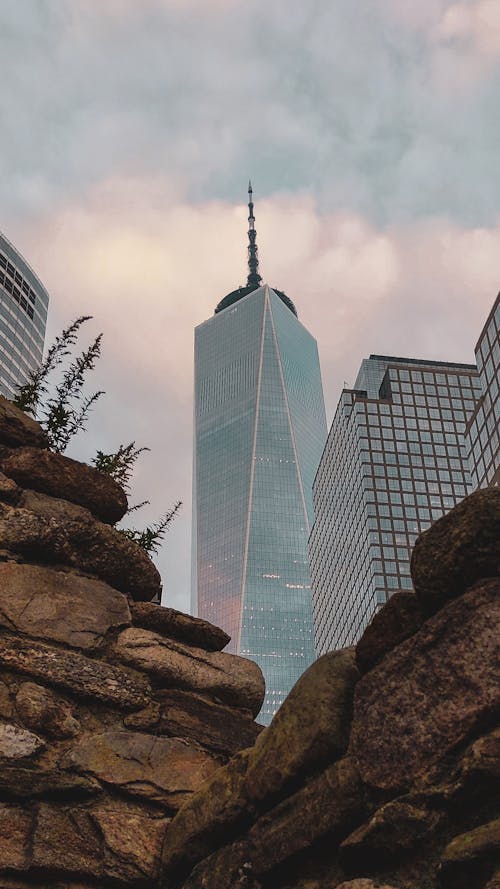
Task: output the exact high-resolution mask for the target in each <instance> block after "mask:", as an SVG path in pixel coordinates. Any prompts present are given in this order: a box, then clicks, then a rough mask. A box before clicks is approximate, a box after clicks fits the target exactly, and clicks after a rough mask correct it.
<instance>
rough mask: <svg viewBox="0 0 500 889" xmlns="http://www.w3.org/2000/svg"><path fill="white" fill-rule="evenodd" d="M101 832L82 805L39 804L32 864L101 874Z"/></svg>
mask: <svg viewBox="0 0 500 889" xmlns="http://www.w3.org/2000/svg"><path fill="white" fill-rule="evenodd" d="M102 858H103V851H102V835H101V832H100V830H99V828H98V826H97V825H96V824H94V822H93V820H92V817H91V815H90V812H89V811H88V809H87V808H86V807H84V806H71V807H64V808H63V807H61V806H56V805H53V804H50V803H41V804H40V805H39V807H38V814H37V819H36V825H35V831H34V836H33V846H32V853H31V866H32V867H34V868H43V869H44V870H49V871H51V872H54V871H55V873H56V874H57V875H58V876H59V877H60V876H62V875H67V874H75V875H77V876H79V877H80V876H82V875H83V874H85V876H90V877H94V878H96V879H97V878H98V877H101V876H102V875H103V864H102Z"/></svg>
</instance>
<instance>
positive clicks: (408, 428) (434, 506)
mask: <svg viewBox="0 0 500 889" xmlns="http://www.w3.org/2000/svg"><path fill="white" fill-rule="evenodd" d="M480 395H481V382H480V378H479V374H478V372H477V368H476V367H475V365H468V364H449V363H444V362H431V361H418V360H413V359H405V358H393V357H390V356H380V355H371V356H370V358H369V359H367V360H365V361H363V363H362V365H361V369H360V371H359V374H358V377H357V379H356V382H355V385H354V389H351V390H347V389H346V390H344V391H343V392H342V395H341V398H340V402H339V405H338V407H337V411H336V414H335V417H334V420H333V423H332V427H331V429H330V433H329V436H328V440H327V443H326V446H325V449H324V452H323V456H322V458H321V462H320V465H319V469H318V473H317V476H316V479H315V482H314V495H313V496H314V515H315V522H314V526H313V530H312V533H311V538H310V561H311V575H312V587H313V614H314V630H315V644H316V652H317V654H318V655H320V654H323V653H324V652H325V651H329V650H332V649H336V648H343V647H345V646H347V645H351V644H353V643H354V642H355V641H356V640H357V639H359V637H360V635H361V633H362V632H363V630H364V629H365V627H366V626H367V624H368V623H369V621H370V619H371V618H372V616H373V614H374V613H375V611H376V610H377V609H378V608H380V607H381V606H382V605H383V604H384V603H385V602H386V601H387V599H388V598H389V596H391V595H392V594H393V593H394V592H396V591H397V590H401V589H402V590H405V589H410V588H411V586H412V584H411V578H410V553H411V549H412V547H413V544H414V541H415V538H416V537H417V535H418V534H419V533H420V532H421V531H423V530H424V529H425V528H427V527H428V526H429V525H430V524H431V523H432V522H433V521H435V520H436V519H438V518H439V517H440V516H441V515H443V513H445V512H447V511H448V510H449V509H450V508H451V507H453V506H454V505H455V504H456V503H457V502H459V501H460V500H461V499H462V498H463V497H464V496H465V495H466V494H467V493H469V492H471V491H472V490H473V489H474V487H475V486H474V484H473V481H472V478H471V473H470V471H469V463H468V450H467V445H466V438H465V432H466V425H467V423H468V421H469V420H470V418H471V417H472V415H473V413H474V410H475V407H476V404H477V402H478V399H479V398H480Z"/></svg>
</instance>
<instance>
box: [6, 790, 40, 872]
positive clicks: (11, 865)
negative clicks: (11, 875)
mask: <svg viewBox="0 0 500 889" xmlns="http://www.w3.org/2000/svg"><path fill="white" fill-rule="evenodd" d="M32 829H33V815H32V812H31V810H30V809H29V808H23V807H22V806H18V805H11V804H10V803H0V871H3V870H6V869H9V870H10V869H12V870H15V871H24V870H26V869H27V867H28V864H29V853H30V840H31V834H32ZM2 882H3V880H2Z"/></svg>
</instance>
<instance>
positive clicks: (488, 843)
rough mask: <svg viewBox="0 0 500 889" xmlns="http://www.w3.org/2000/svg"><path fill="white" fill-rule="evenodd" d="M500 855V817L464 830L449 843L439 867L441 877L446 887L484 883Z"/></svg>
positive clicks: (460, 888)
mask: <svg viewBox="0 0 500 889" xmlns="http://www.w3.org/2000/svg"><path fill="white" fill-rule="evenodd" d="M499 855H500V818H498V819H497V820H496V821H490V822H489V823H488V824H482V825H481V826H480V827H476V829H475V830H470V831H468V832H467V833H462V834H460V836H457V837H455V838H454V839H453V840H452V841H451V843H448V845H447V846H446V848H445V850H444V852H443V855H442V863H441V868H440V880H441V883H442V884H443V886H445V887H446V889H470V887H471V886H482V885H483V884H484V883H486V882H487V881H488V880H489V879H490V878H491V877H493V873H494V871H495V869H496V867H498V858H499Z"/></svg>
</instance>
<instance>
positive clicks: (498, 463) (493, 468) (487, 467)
mask: <svg viewBox="0 0 500 889" xmlns="http://www.w3.org/2000/svg"><path fill="white" fill-rule="evenodd" d="M475 351H476V361H477V367H478V370H479V378H480V381H481V398H480V399H479V401H478V403H477V407H476V410H475V411H474V414H473V415H472V417H471V419H470V421H469V423H468V425H467V441H468V445H469V463H470V468H471V474H472V484H473V485H474V487H475V488H485V487H486V486H487V485H494V486H498V485H500V294H498V296H497V298H496V301H495V304H494V306H493V308H492V310H491V312H490V314H489V315H488V318H487V320H486V324H485V325H484V327H483V330H482V331H481V335H480V337H479V340H478V343H477V346H476V350H475Z"/></svg>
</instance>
